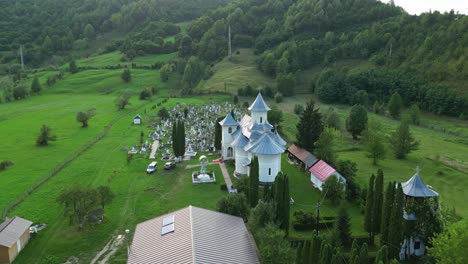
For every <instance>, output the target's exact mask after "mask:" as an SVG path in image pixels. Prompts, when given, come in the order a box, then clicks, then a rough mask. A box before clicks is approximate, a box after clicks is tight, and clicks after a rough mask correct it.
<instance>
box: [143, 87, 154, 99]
mask: <svg viewBox="0 0 468 264" xmlns="http://www.w3.org/2000/svg"><path fill="white" fill-rule="evenodd" d="M152 95H153V92H152V91H151V89H150V88H146V89H144V90H143V91H141V93H140V100H145V99H147V98H150V97H151V96H152Z"/></svg>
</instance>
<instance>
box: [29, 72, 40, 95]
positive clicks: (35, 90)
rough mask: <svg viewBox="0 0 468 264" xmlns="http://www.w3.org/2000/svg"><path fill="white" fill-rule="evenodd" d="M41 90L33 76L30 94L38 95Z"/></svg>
mask: <svg viewBox="0 0 468 264" xmlns="http://www.w3.org/2000/svg"><path fill="white" fill-rule="evenodd" d="M41 90H42V87H41V84H40V83H39V78H37V76H34V79H33V82H32V84H31V92H32V93H39V92H40V91H41Z"/></svg>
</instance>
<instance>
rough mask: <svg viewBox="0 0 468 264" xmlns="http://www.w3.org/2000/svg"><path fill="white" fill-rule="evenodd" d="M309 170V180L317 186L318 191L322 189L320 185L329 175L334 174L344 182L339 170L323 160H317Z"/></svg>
mask: <svg viewBox="0 0 468 264" xmlns="http://www.w3.org/2000/svg"><path fill="white" fill-rule="evenodd" d="M309 172H310V181H311V182H312V183H313V184H314V186H315V187H317V188H318V189H319V190H320V191H321V190H322V185H323V184H324V183H325V181H326V180H327V179H328V178H329V177H330V176H335V177H337V178H338V180H339V181H340V182H341V183H343V184H346V179H345V178H344V177H343V176H341V174H340V173H339V172H337V171H336V170H335V169H334V168H333V167H332V166H330V165H328V163H326V162H325V161H323V160H319V161H318V162H317V163H315V165H314V166H312V168H310V169H309Z"/></svg>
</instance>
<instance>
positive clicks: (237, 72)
mask: <svg viewBox="0 0 468 264" xmlns="http://www.w3.org/2000/svg"><path fill="white" fill-rule="evenodd" d="M239 52H240V53H239V54H236V51H234V53H233V56H232V60H229V59H228V58H224V59H223V60H222V61H221V62H219V63H217V64H215V65H214V66H213V67H212V70H213V76H212V77H211V78H210V79H208V80H206V81H204V80H202V81H201V82H200V84H199V85H198V87H197V88H196V89H197V90H203V91H212V92H213V91H224V92H228V93H230V94H237V90H238V89H239V88H243V87H245V86H246V85H247V84H250V86H252V87H253V88H254V89H256V88H257V87H260V86H262V87H265V86H267V85H268V86H270V87H274V79H272V78H270V77H268V76H266V75H264V74H263V73H261V72H260V71H259V70H258V69H257V66H256V64H255V55H254V54H253V50H252V49H239Z"/></svg>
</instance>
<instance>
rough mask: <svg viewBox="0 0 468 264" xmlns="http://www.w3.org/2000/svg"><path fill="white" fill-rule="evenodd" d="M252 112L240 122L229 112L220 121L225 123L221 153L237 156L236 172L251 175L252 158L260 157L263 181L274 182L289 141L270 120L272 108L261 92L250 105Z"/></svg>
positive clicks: (261, 179)
mask: <svg viewBox="0 0 468 264" xmlns="http://www.w3.org/2000/svg"><path fill="white" fill-rule="evenodd" d="M249 110H250V112H251V116H249V115H244V117H243V118H242V119H241V121H240V122H239V123H238V122H237V121H236V120H234V118H233V117H232V115H231V114H230V113H228V114H227V115H226V118H224V119H223V120H222V121H221V122H219V124H220V125H221V126H222V139H221V145H222V147H221V155H222V157H223V159H225V160H230V159H235V167H236V168H235V173H236V174H237V175H248V173H249V165H250V161H251V160H252V158H253V157H254V156H257V157H258V164H259V175H260V182H262V183H272V182H274V181H275V177H276V175H277V174H278V172H280V171H281V154H282V153H283V152H284V151H285V146H286V141H284V140H283V139H282V138H281V136H280V135H279V134H278V133H277V132H276V131H275V132H273V131H272V130H273V126H272V125H271V124H270V123H268V120H267V113H268V111H269V110H271V109H270V108H269V107H268V105H267V104H266V103H265V101H264V100H263V97H262V95H261V94H260V93H259V94H258V96H257V98H256V99H255V101H254V102H253V103H252V105H251V106H250V107H249Z"/></svg>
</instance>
